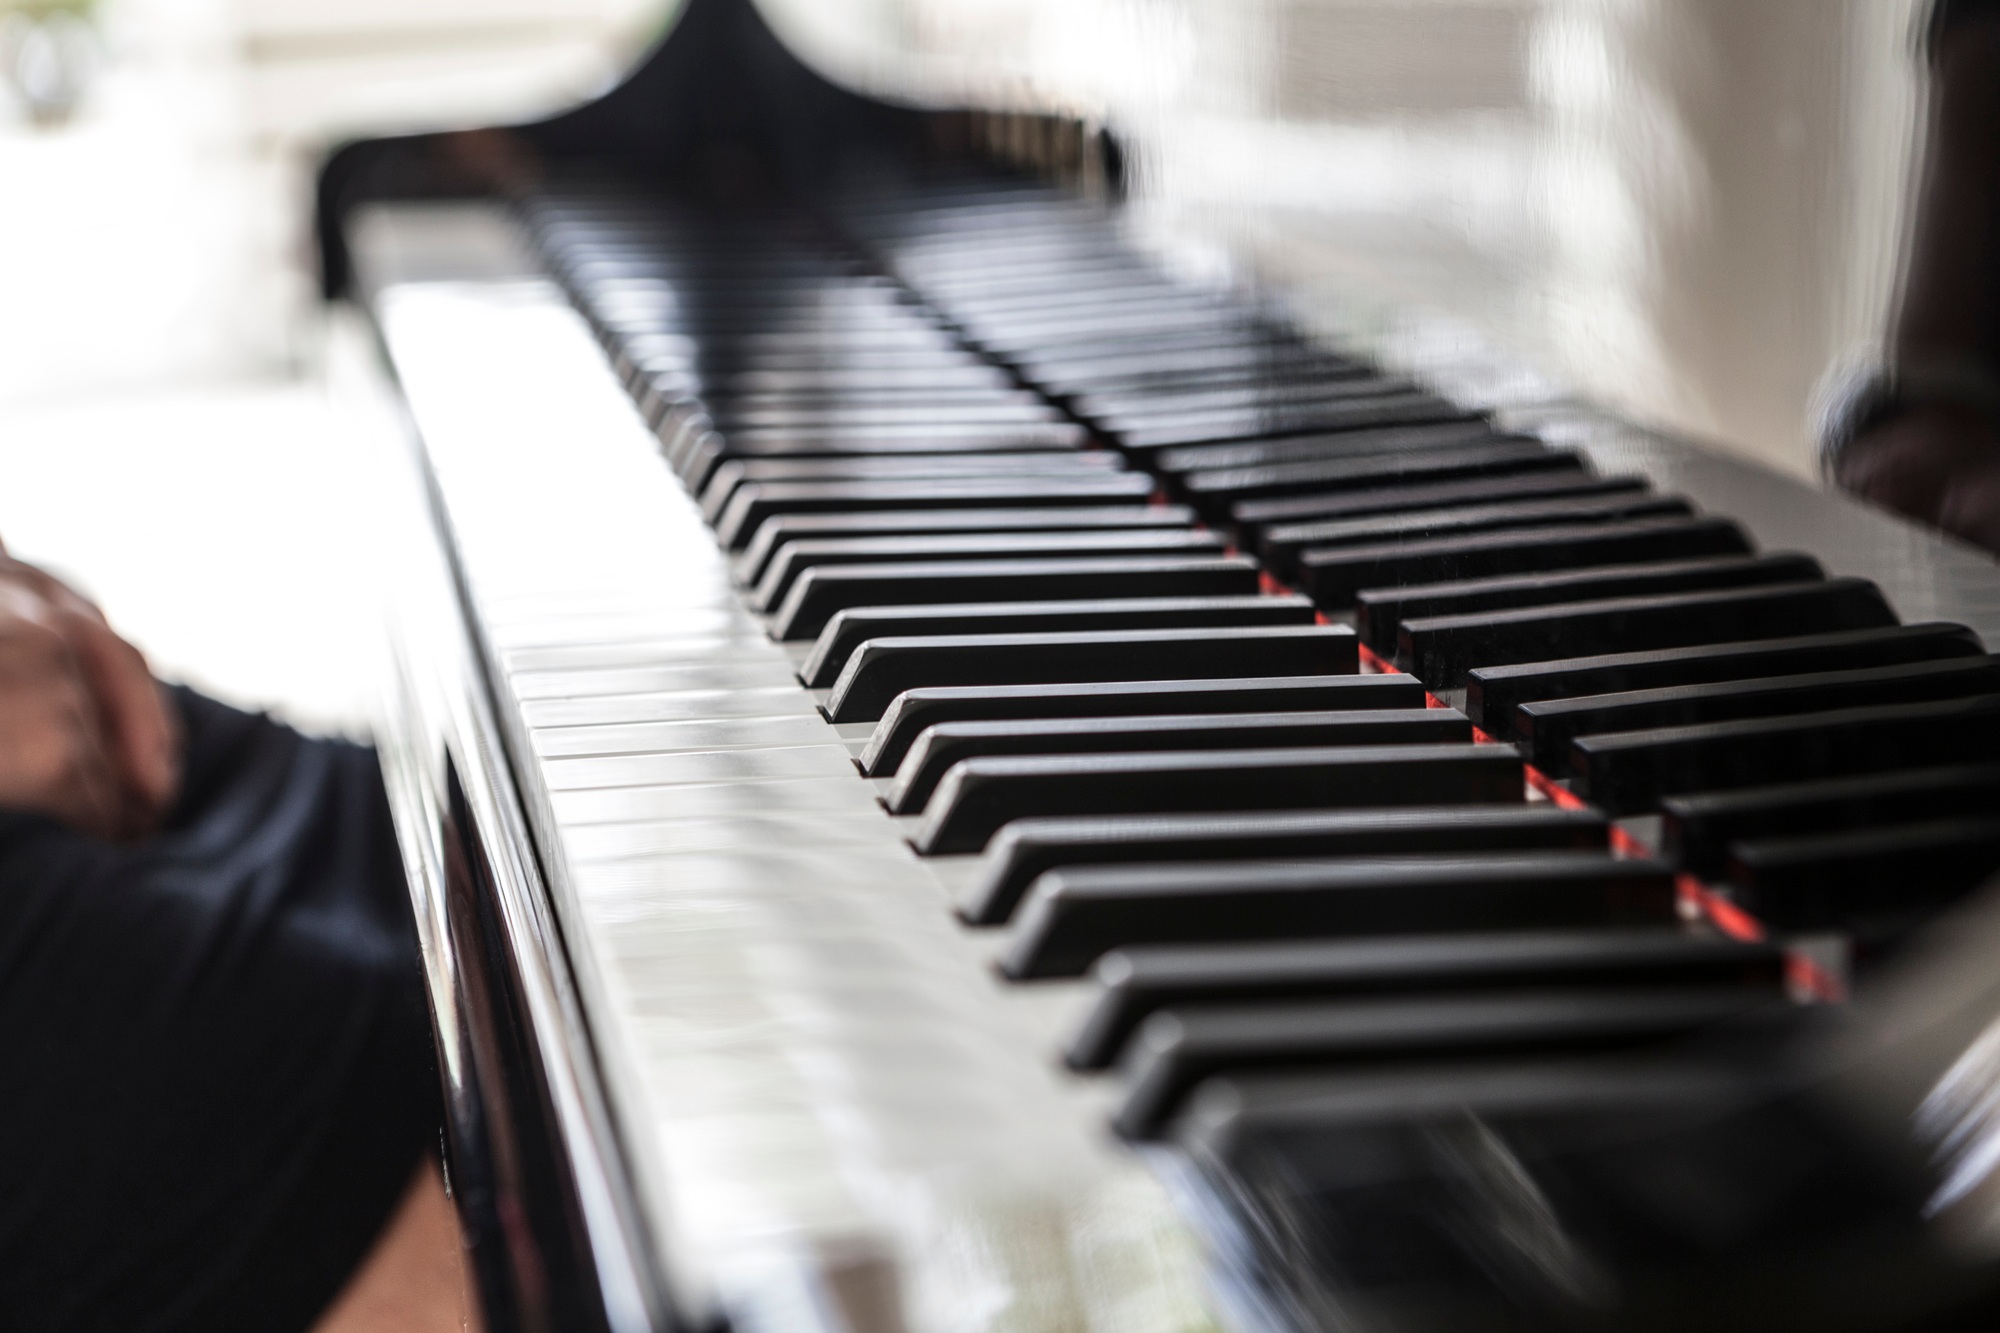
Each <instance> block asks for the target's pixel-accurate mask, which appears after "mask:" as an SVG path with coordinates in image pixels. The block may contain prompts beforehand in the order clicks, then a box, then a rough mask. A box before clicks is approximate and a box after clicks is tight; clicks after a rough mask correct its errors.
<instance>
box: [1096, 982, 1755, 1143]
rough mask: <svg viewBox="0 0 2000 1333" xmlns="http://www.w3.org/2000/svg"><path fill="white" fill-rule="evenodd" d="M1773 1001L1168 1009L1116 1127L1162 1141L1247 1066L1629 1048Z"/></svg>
mask: <svg viewBox="0 0 2000 1333" xmlns="http://www.w3.org/2000/svg"><path fill="white" fill-rule="evenodd" d="M1772 1002H1773V1000H1772V997H1770V996H1768V995H1760V994H1757V993H1755V992H1750V991H1744V990H1740V989H1734V988H1727V987H1725V988H1723V989H1720V990H1668V991H1624V992H1621V991H1615V990H1614V991H1604V992H1598V991H1582V992H1574V993H1529V994H1525V995H1482V996H1476V997H1474V996H1443V997H1427V998H1423V999H1384V1000H1326V1001H1318V1002H1313V1001H1294V1002H1292V1003H1287V1004H1268V1005H1245V1006H1234V1005H1230V1006H1215V1007H1213V1008H1211V1007H1207V1006H1194V1005H1191V1006H1188V1007H1186V1008H1184V1009H1169V1010H1163V1011H1161V1012H1160V1013H1158V1014H1155V1015H1154V1016H1153V1017H1151V1018H1149V1019H1148V1020H1146V1022H1145V1024H1144V1025H1143V1026H1142V1027H1141V1028H1140V1029H1139V1031H1138V1033H1137V1034H1135V1035H1134V1037H1133V1040H1132V1044H1131V1047H1130V1049H1129V1051H1128V1053H1127V1056H1126V1060H1125V1066H1124V1069H1125V1097H1124V1100H1123V1101H1122V1102H1121V1103H1120V1104H1119V1107H1118V1111H1117V1113H1116V1115H1115V1116H1114V1117H1113V1121H1112V1123H1113V1125H1114V1127H1115V1128H1116V1129H1117V1130H1118V1132H1119V1133H1120V1134H1121V1135H1123V1136H1124V1137H1126V1138H1128V1139H1138V1140H1146V1139H1154V1138H1158V1137H1159V1136H1160V1135H1161V1134H1162V1133H1163V1132H1164V1131H1165V1129H1166V1127H1167V1122H1168V1120H1169V1119H1170V1118H1171V1117H1172V1116H1173V1115H1174V1113H1175V1112H1176V1111H1178V1110H1179V1109H1180V1106H1181V1103H1182V1101H1183V1099H1184V1098H1185V1097H1186V1096H1187V1094H1188V1092H1189V1091H1190V1090H1191V1089H1192V1088H1193V1087H1194V1086H1195V1084H1197V1083H1199V1082H1201V1081H1202V1080H1203V1079H1205V1078H1207V1077H1209V1076H1210V1075H1211V1074H1217V1073H1221V1072H1224V1071H1228V1070H1239V1069H1270V1068H1294V1069H1301V1068H1303V1069H1356V1068H1366V1067H1369V1066H1380V1065H1381V1064H1383V1063H1385V1062H1389V1061H1397V1062H1407V1061H1412V1060H1417V1059H1423V1060H1432V1061H1439V1062H1444V1061H1450V1060H1454V1059H1455V1060H1461V1061H1464V1060H1473V1061H1495V1060H1499V1059H1505V1058H1508V1057H1519V1056H1524V1055H1542V1054H1555V1053H1558V1052H1589V1053H1592V1054H1596V1053H1601V1052H1609V1051H1625V1050H1632V1049H1635V1048H1639V1047H1644V1046H1651V1045H1657V1044H1659V1043H1661V1042H1664V1041H1668V1040H1670V1039H1672V1038H1676V1037H1685V1036H1687V1035H1689V1034H1691V1033H1694V1032H1698V1031H1700V1030H1701V1029H1703V1028H1706V1027H1712V1026H1714V1025H1716V1024H1718V1023H1722V1022H1726V1021H1728V1020H1729V1019H1732V1018H1737V1017H1740V1016H1741V1015H1743V1014H1744V1013H1746V1012H1748V1011H1749V1010H1751V1009H1753V1008H1761V1007H1763V1006H1765V1005H1768V1004H1771V1003H1772Z"/></svg>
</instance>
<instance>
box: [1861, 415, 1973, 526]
mask: <svg viewBox="0 0 2000 1333" xmlns="http://www.w3.org/2000/svg"><path fill="white" fill-rule="evenodd" d="M1834 479H1835V480H1836V481H1837V482H1839V484H1840V487H1841V489H1842V490H1845V491H1848V492H1850V493H1852V494H1854V495H1857V496H1860V497H1861V498H1862V499H1864V500H1868V501H1871V502H1872V503H1875V504H1878V505H1881V506H1882V507H1883V508H1885V509H1893V510H1895V511H1896V512H1897V513H1899V514H1906V515H1908V516H1909V517H1911V518H1914V519H1916V520H1918V521H1919V522H1922V523H1928V524H1930V525H1932V526H1933V527H1937V528H1942V529H1943V530H1944V531H1946V532H1949V533H1951V534H1952V535H1953V536H1955V537H1959V538H1961V539H1963V540H1965V541H1968V542H1971V543H1972V544H1973V545H1975V546H1979V547H1983V548H1984V549H1986V550H1988V551H1991V552H1993V553H1994V554H1995V555H2000V432H1996V431H1995V429H1994V427H1993V426H1992V424H1991V423H1989V422H1988V421H1987V420H1986V418H1985V417H1984V416H1982V415H1980V414H1978V413H1976V412H1973V411H1970V410H1968V409H1965V408H1957V407H1944V406H1940V407H1935V408H1925V409H1921V410H1914V411H1909V412H1904V413H1900V414H1898V415H1896V416H1893V417H1891V418H1890V419H1889V420H1887V421H1885V422H1883V423H1882V424H1880V425H1878V426H1876V427H1875V428H1874V429H1872V430H1870V431H1868V432H1867V433H1866V434H1864V435H1861V436H1860V437H1858V438H1857V439H1856V440H1855V441H1854V442H1853V443H1852V444H1850V445H1848V446H1847V447H1846V448H1845V449H1844V450H1842V451H1841V456H1840V462H1839V465H1838V467H1837V468H1836V470H1835V474H1834Z"/></svg>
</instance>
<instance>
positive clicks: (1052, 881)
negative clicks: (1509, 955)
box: [1001, 760, 1678, 980]
mask: <svg viewBox="0 0 2000 1333" xmlns="http://www.w3.org/2000/svg"><path fill="white" fill-rule="evenodd" d="M1011 762H1015V763H1022V762H1026V761H1023V760H1014V761H1011ZM1677 912H1678V908H1677V907H1676V905H1675V895H1674V876H1673V871H1672V870H1671V869H1669V868H1668V866H1667V865H1666V864H1665V863H1664V862H1659V861H1645V860H1620V859H1617V858H1614V857H1609V856H1599V855H1596V854H1593V853H1588V852H1491V853H1487V854H1484V855H1478V856H1405V857H1386V856H1385V857H1377V858H1366V857H1360V858H1343V859H1329V860H1322V861H1216V862H1211V863H1207V864H1201V865H1188V866H1181V865H1137V866H1078V867H1074V868H1072V869H1068V870H1052V871H1050V872H1049V873H1048V874H1046V875H1044V876H1042V877H1041V878H1040V879H1039V880H1037V881H1035V886H1034V888H1033V889H1031V890H1030V891H1029V893H1028V898H1027V901H1026V902H1025V903H1024V904H1023V905H1022V907H1021V917H1020V921H1019V922H1018V923H1017V924H1016V926H1015V929H1014V936H1013V939H1012V940H1011V941H1010V943H1009V945H1008V948H1007V952H1006V955H1005V957H1004V958H1003V959H1002V961H1001V970H1002V971H1003V972H1005V973H1006V975H1007V976H1009V977H1012V978H1014V979H1015V980H1028V979H1031V978H1038V977H1073V976H1079V975H1081V974H1082V973H1083V972H1084V971H1085V970H1087V969H1088V968H1089V967H1090V965H1091V964H1092V963H1094V962H1096V961H1097V959H1098V958H1099V957H1100V956H1102V955H1103V954H1105V953H1108V952H1109V951H1111V950H1112V949H1118V948H1124V947H1126V946H1129V945H1134V944H1220V943H1225V942H1228V941H1233V940H1297V939H1308V938H1312V937H1315V936H1318V937H1322V938H1329V939H1346V938H1355V937H1362V936H1383V935H1451V934H1460V933H1465V932H1471V931H1513V930H1544V929H1585V928H1589V927H1605V926H1670V925H1673V924H1675V921H1676V920H1677Z"/></svg>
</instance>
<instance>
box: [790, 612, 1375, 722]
mask: <svg viewBox="0 0 2000 1333" xmlns="http://www.w3.org/2000/svg"><path fill="white" fill-rule="evenodd" d="M1358 669H1359V655H1358V654H1357V653H1356V651H1355V641H1354V632H1353V631H1352V630H1348V629H1343V628H1339V627H1336V626H1332V625H1265V626H1256V625H1253V626H1248V627H1243V628H1238V627H1234V626H1229V627H1222V628H1214V629H1200V628H1197V629H1142V630H1108V631H1094V630H1080V631H1075V632H1070V633H1045V634H940V635H936V636H932V637H921V636H920V637H915V638H905V639H871V640H869V641H867V642H865V643H863V644H862V645H861V646H860V647H859V648H857V649H855V650H854V652H853V654H852V655H851V656H849V657H848V659H847V665H846V666H845V667H844V668H842V669H841V673H840V679H839V680H837V681H835V682H834V686H833V694H832V696H831V697H829V698H828V699H827V702H826V715H827V717H828V719H830V720H831V721H834V722H873V721H875V720H876V719H877V718H879V717H881V716H882V714H883V712H884V711H885V710H886V709H887V708H888V707H889V704H890V701H892V700H893V699H895V697H896V696H897V695H899V694H901V693H902V692H903V691H904V690H913V689H917V688H919V687H921V686H926V685H1039V684H1052V683H1055V682H1057V681H1087V680H1139V679H1147V678H1150V679H1154V680H1176V679H1178V680H1191V679H1194V678H1196V677H1205V678H1207V679H1211V680H1213V679H1218V678H1220V677H1224V676H1247V675H1250V674H1251V673H1252V672H1255V671H1266V672H1269V673H1271V674H1273V675H1280V676H1331V675H1347V674H1351V673H1353V672H1354V671H1356V670H1358Z"/></svg>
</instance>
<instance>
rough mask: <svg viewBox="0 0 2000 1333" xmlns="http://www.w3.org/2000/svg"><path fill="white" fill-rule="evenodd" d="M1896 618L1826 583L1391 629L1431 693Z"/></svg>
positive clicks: (1877, 593) (1445, 619) (1853, 583)
mask: <svg viewBox="0 0 2000 1333" xmlns="http://www.w3.org/2000/svg"><path fill="white" fill-rule="evenodd" d="M1895 623H1896V613H1895V612H1894V611H1892V610H1890V609H1889V603H1888V602H1886V601H1884V600H1883V598H1882V591H1881V589H1879V588H1877V587H1876V586H1875V585H1874V584H1873V583H1870V582H1869V581H1868V580H1866V579H1826V580H1824V581H1822V582H1818V583H1776V584H1770V585H1767V586H1764V587H1759V588H1729V589H1724V590H1722V591H1720V592H1689V593H1668V594H1665V595H1662V596H1659V597H1612V598H1605V599H1603V600H1600V601H1594V602H1571V603H1567V604H1564V605H1560V606H1553V607H1539V606H1530V607H1522V608H1520V609H1518V610H1513V611H1486V612H1476V613H1474V614H1471V615H1463V616H1424V617H1419V618H1418V619H1415V620H1406V621H1404V622H1403V624H1402V627H1401V628H1400V629H1399V630H1398V631H1397V634H1396V660H1397V663H1398V665H1401V666H1403V667H1404V668H1405V669H1406V670H1408V671H1409V672H1410V674H1411V675H1413V676H1415V677H1417V678H1418V679H1419V680H1422V681H1425V682H1427V683H1428V684H1429V685H1430V686H1431V687H1432V688H1433V689H1436V688H1440V687H1441V688H1445V689H1454V688H1457V687H1458V686H1459V685H1461V684H1463V683H1464V680H1465V674H1466V672H1468V671H1470V670H1472V669H1473V668H1474V667H1483V666H1504V665H1506V664H1507V663H1510V662H1548V661H1553V660H1555V659H1556V658H1559V657H1583V656H1586V655H1589V654H1594V653H1612V652H1635V651H1638V650H1640V649H1644V648H1684V647H1687V646H1689V645H1691V644H1697V643H1724V642H1728V641H1731V640H1735V639H1747V638H1752V637H1754V636H1756V635H1759V634H1767V635H1769V636H1771V637H1772V638H1779V637H1781V636H1786V635H1797V634H1830V633H1833V632H1835V631H1838V630H1854V629H1875V628H1879V627H1881V626H1884V625H1893V624H1895Z"/></svg>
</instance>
